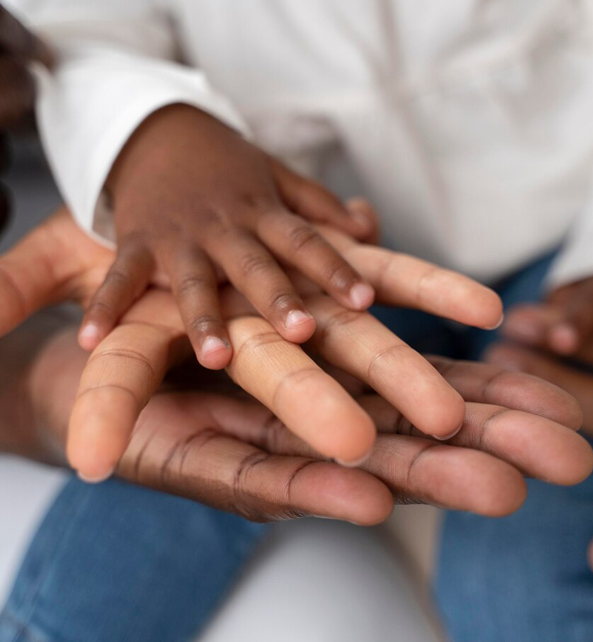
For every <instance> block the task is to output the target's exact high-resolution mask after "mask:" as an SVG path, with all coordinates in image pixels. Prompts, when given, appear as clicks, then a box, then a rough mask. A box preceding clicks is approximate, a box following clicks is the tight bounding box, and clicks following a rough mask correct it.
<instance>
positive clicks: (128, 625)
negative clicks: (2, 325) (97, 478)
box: [0, 477, 265, 642]
mask: <svg viewBox="0 0 593 642" xmlns="http://www.w3.org/2000/svg"><path fill="white" fill-rule="evenodd" d="M264 532H265V527H263V526H262V525H259V524H254V523H251V522H248V521H246V520H244V519H241V518H239V517H236V516H234V515H230V514H227V513H223V512H220V511H216V510H213V509H211V508H207V507H206V506H203V505H201V504H197V503H194V502H190V501H188V500H184V499H181V498H178V497H172V496H169V495H165V494H161V493H157V492H154V491H151V490H148V489H145V488H141V487H138V486H132V485H129V484H126V483H124V482H120V481H116V480H110V481H107V482H104V483H102V484H99V485H96V486H91V485H87V484H84V483H82V482H81V481H79V480H78V479H77V478H76V477H73V478H72V479H71V480H70V481H69V482H68V483H67V484H66V486H65V487H64V489H63V490H62V492H61V493H60V494H59V496H58V497H57V499H56V500H55V502H54V504H53V505H52V506H51V508H50V510H49V512H48V514H47V516H46V517H45V519H44V521H43V522H42V524H41V526H40V527H39V529H38V531H37V534H36V535H35V538H34V539H33V541H32V543H31V545H30V547H29V550H28V552H27V554H26V556H25V559H24V561H23V563H22V566H21V569H20V571H19V574H18V576H17V578H16V581H15V584H14V587H13V590H12V592H11V595H10V596H9V599H8V602H7V604H6V606H5V608H4V611H3V612H2V614H1V615H0V642H186V641H189V640H191V639H193V636H194V635H195V634H196V632H197V631H199V630H200V629H201V628H202V627H203V626H204V625H205V624H206V623H207V622H208V620H209V618H210V616H211V615H212V613H213V611H214V610H215V609H216V607H217V606H218V605H219V603H220V602H221V599H222V598H223V596H224V595H225V593H226V592H227V590H228V589H229V587H230V585H231V584H232V582H233V580H235V578H236V577H237V575H238V573H239V571H240V570H241V568H242V567H243V565H244V563H245V561H246V560H247V559H248V558H249V556H250V555H251V553H252V552H253V550H254V547H255V546H256V544H257V542H258V541H259V539H260V538H261V537H262V535H263V533H264Z"/></svg>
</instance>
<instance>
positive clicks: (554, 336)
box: [548, 323, 579, 354]
mask: <svg viewBox="0 0 593 642" xmlns="http://www.w3.org/2000/svg"><path fill="white" fill-rule="evenodd" d="M548 343H549V345H550V348H552V350H554V351H555V352H559V353H560V354H572V353H573V352H575V350H576V349H577V348H578V347H579V334H578V332H577V330H576V328H575V327H573V326H572V325H570V324H568V323H561V324H559V325H557V326H555V327H553V328H552V329H551V330H550V333H549V335H548Z"/></svg>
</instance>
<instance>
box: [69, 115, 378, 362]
mask: <svg viewBox="0 0 593 642" xmlns="http://www.w3.org/2000/svg"><path fill="white" fill-rule="evenodd" d="M106 187H107V190H108V192H109V193H110V195H111V198H112V201H113V208H114V213H115V224H116V231H117V241H118V255H117V258H116V261H115V263H114V264H113V267H112V269H111V270H110V272H109V274H108V275H107V278H106V279H105V282H104V284H103V285H102V286H101V287H100V289H99V290H98V292H97V294H96V296H95V297H94V299H93V301H92V303H91V305H90V307H89V309H88V311H87V314H86V316H85V319H84V322H83V326H82V328H81V332H80V336H79V339H80V343H81V345H82V346H83V347H84V348H86V349H88V350H92V349H94V348H95V347H96V346H97V345H98V344H99V342H100V341H101V340H102V339H103V338H104V337H105V336H106V335H107V334H108V333H109V332H110V331H111V329H112V328H113V327H114V326H115V324H116V323H117V321H118V319H119V318H120V317H121V316H122V315H123V313H124V312H125V311H126V310H127V309H128V308H129V307H130V306H131V305H132V303H133V302H134V300H135V299H137V298H138V297H139V296H140V295H141V294H142V293H143V292H144V290H145V289H146V287H147V286H148V284H149V283H151V282H154V281H156V282H157V283H166V284H167V285H170V287H171V289H172V290H173V292H174V295H175V298H176V300H177V304H178V305H179V309H180V311H181V314H182V317H183V321H184V324H185V327H186V329H187V333H188V335H189V337H190V340H191V342H192V345H193V348H194V350H195V353H196V355H197V357H198V360H199V361H200V363H201V364H202V365H204V366H205V367H208V368H214V369H218V368H223V367H225V366H226V365H227V364H228V363H229V360H230V358H231V354H232V349H231V346H230V341H229V337H228V333H227V330H226V328H225V324H224V322H223V320H222V316H221V313H220V307H219V301H218V285H219V281H220V280H223V279H224V278H226V279H228V280H229V281H230V282H231V283H232V284H233V285H234V286H235V287H236V288H237V289H238V290H239V291H240V292H242V293H243V294H244V295H245V296H246V297H247V298H248V299H249V301H250V302H251V303H252V304H253V306H254V307H255V308H256V309H257V310H258V311H259V312H260V314H262V316H264V317H265V318H266V319H267V320H268V321H270V323H271V324H272V325H273V326H274V328H275V329H276V330H277V332H279V333H280V334H281V335H282V336H283V337H284V338H285V339H288V340H289V341H293V342H295V343H301V342H303V341H306V340H308V339H309V338H310V337H311V336H312V334H313V332H314V330H315V320H314V318H313V316H312V315H311V314H310V312H309V311H308V310H307V308H306V306H305V304H304V302H303V300H302V298H301V297H300V295H299V294H298V293H297V291H296V290H295V287H294V286H293V283H292V281H291V279H290V278H289V277H288V276H287V274H286V272H285V270H284V266H286V267H289V268H293V269H296V270H298V271H299V272H301V273H302V274H304V275H305V276H307V277H308V278H310V279H311V280H312V281H314V282H315V283H316V284H317V285H319V286H320V287H321V288H322V289H323V290H325V291H326V292H327V293H328V294H330V295H331V296H332V297H334V298H335V299H336V301H338V302H339V303H341V304H342V305H345V306H347V307H348V308H350V309H353V310H361V309H365V308H367V307H368V306H369V305H370V304H371V303H372V301H373V297H374V291H373V288H372V287H371V286H370V285H369V284H368V283H367V282H366V281H365V279H363V278H362V277H361V276H360V275H359V274H358V273H357V272H356V271H355V270H354V269H353V268H352V267H351V266H350V265H349V264H348V263H347V262H346V261H345V260H344V259H343V258H342V256H341V255H340V254H339V253H338V252H337V251H336V250H335V249H334V248H333V247H332V246H331V245H330V244H329V243H328V242H327V241H326V240H325V239H323V238H322V237H321V236H320V235H319V234H318V233H317V231H316V230H315V229H314V228H313V227H312V225H311V224H310V223H311V222H325V223H329V224H330V225H333V226H335V227H337V228H340V229H342V230H343V231H346V232H347V233H349V234H351V235H353V236H356V237H358V238H368V236H369V235H370V234H372V233H373V232H374V221H373V215H372V212H370V211H369V210H370V208H368V206H365V205H364V204H363V203H360V202H358V203H354V204H353V206H351V207H346V206H344V205H343V204H342V203H341V202H340V201H339V200H338V199H337V198H336V197H335V196H333V195H332V194H331V193H330V192H328V191H327V190H325V189H324V188H323V187H321V186H320V185H319V184H317V183H314V182H312V181H310V180H308V179H305V178H302V177H301V176H299V175H297V174H295V173H294V172H292V171H291V170H289V169H288V168H286V167H285V166H283V165H282V164H281V163H279V162H278V161H276V160H275V159H273V158H271V157H270V156H269V155H267V154H265V153H264V152H262V151H261V150H259V149H258V148H256V147H255V146H253V145H252V144H250V143H249V142H247V141H245V140H244V139H243V138H242V137H241V136H239V135H238V134H237V133H236V132H235V131H233V130H231V129H229V128H228V127H227V126H225V125H224V124H222V123H221V122H219V121H218V120H216V119H215V118H213V117H211V116H209V115H208V114H206V113H204V112H202V111H200V110H198V109H195V108H193V107H189V106H186V105H173V106H169V107H166V108H164V109H162V110H160V111H158V112H156V113H155V114H153V115H152V116H151V117H149V118H148V119H147V120H146V121H145V122H144V123H143V124H142V125H141V126H140V127H139V129H138V130H137V131H136V132H135V134H134V135H133V136H132V137H131V139H130V140H129V141H128V143H127V145H126V147H125V148H124V150H123V152H122V153H121V155H120V156H119V158H118V160H117V161H116V163H115V166H114V167H113V170H112V172H111V175H110V176H109V179H108V181H107V185H106ZM281 265H282V266H281Z"/></svg>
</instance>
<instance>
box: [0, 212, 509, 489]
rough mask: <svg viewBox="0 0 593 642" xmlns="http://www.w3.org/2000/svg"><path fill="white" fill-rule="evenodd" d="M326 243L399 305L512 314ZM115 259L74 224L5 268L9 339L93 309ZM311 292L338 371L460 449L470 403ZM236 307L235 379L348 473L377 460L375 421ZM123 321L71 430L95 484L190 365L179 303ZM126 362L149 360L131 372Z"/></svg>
mask: <svg viewBox="0 0 593 642" xmlns="http://www.w3.org/2000/svg"><path fill="white" fill-rule="evenodd" d="M323 233H324V234H325V235H327V236H328V238H331V240H332V243H333V244H334V245H336V247H338V248H339V249H340V251H341V252H343V254H344V256H346V257H347V259H348V260H349V261H350V262H351V263H352V264H354V265H356V266H357V268H358V269H359V270H360V271H361V273H363V274H365V276H366V278H368V280H369V281H370V282H372V283H373V285H374V287H375V289H376V291H377V296H378V298H379V299H380V300H383V301H384V302H385V303H387V304H391V305H403V306H406V307H418V308H420V309H424V310H427V311H429V312H432V313H435V314H440V315H442V316H446V317H448V318H452V319H455V320H457V321H459V322H461V323H467V324H472V325H478V326H485V325H492V324H494V322H495V321H496V320H497V319H498V318H499V317H500V315H501V308H500V300H499V299H498V297H497V296H496V295H495V294H494V293H493V292H492V291H490V290H489V289H487V288H485V287H483V286H481V285H479V284H477V283H475V282H473V281H471V280H470V279H467V278H466V277H463V276H461V275H458V274H455V273H452V272H449V271H446V270H441V269H439V268H436V267H434V266H432V265H430V264H428V263H426V262H423V261H420V260H418V259H415V258H412V257H409V256H406V255H402V254H397V253H393V252H389V251H387V250H382V249H380V248H377V247H374V246H367V245H364V244H360V243H357V242H356V241H353V240H352V239H350V238H348V237H346V236H344V235H342V234H340V233H338V232H336V231H330V230H327V229H326V230H324V232H323ZM112 260H113V254H112V252H110V251H109V250H106V249H105V248H102V247H100V246H98V245H97V244H96V243H95V242H94V241H92V240H91V239H90V238H89V237H87V236H86V235H85V234H84V233H83V232H82V231H81V230H80V229H78V228H77V227H76V226H75V225H74V223H73V222H72V220H71V219H70V217H69V216H68V215H67V214H66V213H61V214H60V215H58V216H56V217H54V218H53V219H52V220H50V221H49V222H48V223H46V224H45V225H43V226H41V227H39V228H37V229H36V230H35V231H34V232H33V233H32V234H31V235H30V236H29V237H28V238H27V239H26V240H25V241H24V242H23V243H21V244H19V245H18V246H17V247H16V248H14V249H13V250H12V251H11V252H9V253H8V254H7V255H5V256H4V257H3V258H2V259H1V260H0V295H1V296H2V300H3V301H4V302H5V304H4V306H3V307H2V309H0V332H3V333H4V332H7V331H8V330H10V329H12V328H14V327H16V326H17V325H18V324H19V323H20V322H21V321H22V320H23V319H24V318H26V317H27V316H28V315H30V314H31V313H32V312H34V311H35V310H37V309H39V308H40V307H41V306H43V305H46V304H47V303H50V302H56V301H62V300H64V299H75V300H77V301H79V302H82V303H83V304H85V303H86V302H88V300H89V298H90V297H91V296H92V293H93V292H94V290H95V288H96V284H97V283H100V282H101V280H102V279H103V278H104V276H105V272H106V271H107V270H108V268H109V265H110V263H111V261H112ZM302 287H303V290H302V291H303V294H304V295H305V298H306V300H307V302H308V305H309V306H310V307H311V309H312V310H314V311H315V314H316V316H317V319H318V325H317V329H316V333H315V336H314V337H313V341H312V343H313V344H314V346H315V349H316V350H317V352H318V353H319V354H320V355H321V356H322V357H323V358H324V359H326V360H327V361H328V362H330V363H333V364H334V365H335V366H337V367H338V368H340V369H342V370H346V371H348V372H349V373H350V374H352V375H354V376H355V377H357V378H358V379H360V380H362V381H364V382H365V383H367V384H368V385H370V386H372V387H373V388H374V389H375V390H377V392H379V393H380V394H381V395H383V396H384V397H385V398H386V399H387V401H389V402H390V403H391V404H393V405H394V406H395V407H396V408H397V409H398V410H399V411H401V412H402V413H403V414H404V415H405V416H406V418H407V419H408V420H409V421H410V422H412V423H413V424H414V425H415V426H416V427H417V428H418V429H420V430H421V431H423V432H424V433H426V434H430V435H437V436H439V437H440V438H446V437H448V436H451V434H452V433H455V432H456V431H457V430H458V429H459V427H460V426H461V423H462V421H463V416H464V412H465V408H464V403H463V398H462V397H461V395H460V394H459V393H458V392H457V391H456V390H455V389H454V388H453V387H452V386H450V385H449V384H448V383H447V382H446V381H445V379H444V378H443V377H441V376H440V375H439V373H438V371H437V370H436V369H435V368H434V367H433V366H431V365H430V364H429V363H428V362H427V361H426V360H425V359H424V358H423V357H422V356H421V355H419V354H418V353H416V352H415V351H414V350H412V349H411V348H409V347H408V346H407V345H406V344H404V343H403V342H402V341H401V340H400V339H398V338H397V337H396V336H395V335H393V334H392V333H391V332H390V331H388V330H387V329H386V328H385V327H383V326H382V325H381V324H380V323H379V322H378V321H377V320H376V319H374V318H373V317H372V316H371V315H369V314H368V313H365V312H353V311H351V310H347V309H346V308H343V307H341V306H340V305H339V304H338V303H336V302H335V301H333V300H332V299H331V298H329V297H327V296H325V295H322V294H321V293H320V292H319V290H318V289H316V288H315V286H313V285H312V284H311V283H308V284H306V283H305V284H303V285H302ZM222 301H223V304H224V306H223V307H224V312H225V315H226V317H227V318H228V319H229V330H230V332H231V336H232V337H233V341H234V342H235V344H236V345H235V348H236V349H235V352H234V353H233V358H232V360H231V363H230V364H229V367H228V368H227V371H228V373H229V374H230V376H231V377H232V378H233V379H234V380H235V381H236V382H237V383H238V384H239V385H240V386H242V387H243V388H244V389H245V390H246V391H247V392H249V393H250V394H252V395H253V396H255V397H256V398H258V399H259V400H260V401H261V402H262V403H264V404H265V405H266V406H268V407H269V408H270V409H271V410H273V411H274V412H275V414H277V415H278V416H279V417H280V418H281V419H282V420H283V421H284V422H285V423H286V425H287V426H288V428H289V429H290V430H292V431H293V432H294V433H295V434H296V435H298V436H299V437H301V438H302V439H304V440H305V441H306V442H307V443H309V444H310V445H311V446H312V447H313V448H315V449H316V450H317V451H319V452H320V453H321V454H323V455H324V456H326V457H332V458H335V459H337V460H340V461H342V462H345V463H355V462H357V461H359V460H360V459H362V458H364V457H365V456H367V455H368V453H369V451H370V449H371V447H372V444H373V441H374V438H375V427H374V425H373V422H372V421H371V419H370V417H369V416H368V413H366V412H365V411H364V410H363V409H362V408H361V407H360V406H359V405H358V404H357V403H356V402H355V401H354V400H353V399H352V397H351V396H350V395H349V394H348V393H347V392H346V391H345V390H344V388H343V387H342V386H341V385H339V384H338V383H337V381H336V380H334V379H333V378H332V377H330V376H329V375H327V374H325V373H324V372H323V371H322V370H321V369H320V368H319V366H317V365H316V364H315V362H314V361H313V360H312V359H311V358H310V357H309V356H308V355H307V354H306V353H305V352H304V351H303V350H302V348H301V347H299V346H297V345H295V344H293V343H291V342H289V341H287V340H285V339H283V338H281V337H280V336H279V335H278V334H277V333H276V332H275V331H274V330H273V328H272V327H271V326H270V325H269V323H268V322H267V321H265V320H264V319H262V318H261V317H258V316H257V315H255V313H254V311H253V309H252V308H251V307H250V306H249V304H248V302H247V301H246V299H244V298H243V297H241V296H240V295H239V294H238V293H237V292H236V291H235V290H233V288H230V287H227V288H226V289H225V290H224V291H223V296H222ZM122 322H123V323H122V324H121V325H120V326H118V327H117V328H116V329H115V330H114V331H113V332H112V333H111V334H110V335H109V336H108V337H107V338H106V339H105V340H104V341H103V342H102V343H101V344H100V346H99V347H98V348H97V349H96V350H95V352H94V353H93V354H92V355H91V359H90V361H89V365H88V367H87V368H86V370H85V372H84V374H83V377H82V382H81V389H80V394H79V398H78V401H77V403H76V405H75V407H74V410H73V414H72V420H71V423H70V430H69V434H68V454H69V460H70V463H71V464H72V466H73V467H74V468H76V469H77V470H78V471H79V472H80V473H81V474H82V475H84V476H85V477H86V478H90V479H100V478H103V477H105V476H106V475H108V474H109V473H110V472H111V471H112V469H113V468H114V466H115V465H116V464H117V462H118V461H119V459H120V457H121V455H122V454H123V452H124V450H125V448H126V445H127V443H128V440H129V437H130V434H131V432H132V430H133V428H134V425H135V422H136V419H137V417H138V415H139V413H140V412H141V410H142V408H143V407H144V405H145V404H146V403H147V402H148V400H149V399H150V397H151V396H152V394H153V393H154V392H155V391H156V390H157V389H158V386H159V384H160V382H161V381H162V379H163V377H164V375H165V373H166V371H167V370H168V368H169V367H170V366H171V365H172V364H174V363H176V362H177V361H178V360H179V359H181V358H183V357H184V356H186V355H187V348H188V344H187V342H186V338H185V337H186V335H185V330H184V326H183V322H182V320H181V317H180V315H179V311H178V308H177V306H176V305H174V304H173V299H172V298H171V295H170V294H169V293H168V292H166V291H163V290H152V291H150V292H149V293H148V294H147V295H146V296H145V297H143V298H142V299H141V300H139V301H138V302H137V303H136V304H135V306H134V307H133V308H132V309H131V310H130V312H128V313H127V315H125V316H124V317H123V319H122ZM254 334H256V335H257V336H258V337H259V340H258V341H255V340H254V339H253V335H254ZM259 343H262V344H263V347H262V346H260V345H259ZM114 351H115V352H114ZM122 351H123V352H122ZM105 354H107V355H110V354H115V355H116V356H119V357H120V358H119V360H120V361H121V363H122V367H121V368H114V367H113V366H112V363H113V360H109V359H107V360H106V359H105V358H104V356H105ZM126 354H127V355H129V356H132V357H133V356H134V355H138V354H141V355H142V358H140V359H133V358H132V359H128V360H126V359H125V358H123V357H124V356H125V355H126ZM146 355H148V357H149V364H148V365H147V364H146V363H144V362H145V361H146V359H145V357H146ZM105 364H108V365H107V366H106V365H105ZM130 369H132V370H130ZM129 372H133V373H134V375H133V377H132V380H133V381H132V383H133V386H134V387H133V389H132V390H131V391H130V390H127V389H125V388H122V387H121V386H119V384H120V381H119V379H118V377H123V378H124V379H125V378H126V377H127V376H128V373H129ZM105 378H107V381H105ZM104 384H105V385H104ZM303 399H305V400H306V403H303V401H302V400H303ZM114 409H117V410H114ZM312 416H315V419H316V422H317V423H316V424H312V423H311V417H312ZM317 426H322V427H323V428H322V429H321V430H320V429H318V428H317Z"/></svg>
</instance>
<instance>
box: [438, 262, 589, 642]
mask: <svg viewBox="0 0 593 642" xmlns="http://www.w3.org/2000/svg"><path fill="white" fill-rule="evenodd" d="M551 259H552V257H551V256H548V257H544V259H542V260H540V261H537V262H536V263H534V264H533V265H531V266H529V267H528V268H527V269H526V270H524V271H522V272H520V273H519V274H518V275H516V277H514V278H512V279H509V280H507V281H506V282H505V283H503V284H501V286H500V288H499V292H500V294H501V296H502V298H503V301H504V303H505V307H507V308H509V307H511V306H512V305H514V304H516V303H519V302H533V301H537V300H539V298H540V296H541V284H542V281H543V279H544V277H545V274H546V273H547V270H548V268H549V265H550V262H551ZM473 338H474V339H475V343H474V345H473V347H472V348H471V350H470V352H471V353H472V356H474V357H476V358H477V357H478V356H479V355H480V353H481V352H482V351H483V350H484V348H485V347H486V346H487V345H488V344H489V343H490V342H491V341H492V340H493V339H494V338H495V334H494V333H485V332H476V333H474V335H473ZM528 490H529V494H528V498H527V500H526V502H525V504H524V506H523V507H522V508H521V509H520V510H519V511H518V512H517V513H515V514H514V515H511V516H509V517H504V518H497V519H494V518H486V517H479V516H476V515H470V514H465V513H461V512H449V513H447V515H446V518H445V521H444V525H443V534H442V539H441V547H440V553H439V559H438V570H437V577H436V583H435V594H436V599H437V603H438V605H439V607H440V610H441V612H442V615H443V618H444V621H445V626H446V628H447V630H448V633H449V635H450V637H451V639H452V640H453V642H559V641H561V642H591V640H593V573H591V571H590V570H589V568H588V566H587V560H586V549H587V544H588V542H589V540H590V539H592V538H593V477H592V478H589V479H587V480H586V481H585V482H583V483H582V484H580V485H578V486H575V487H571V488H563V487H555V486H551V485H548V484H545V483H544V482H540V481H535V480H529V481H528Z"/></svg>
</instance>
